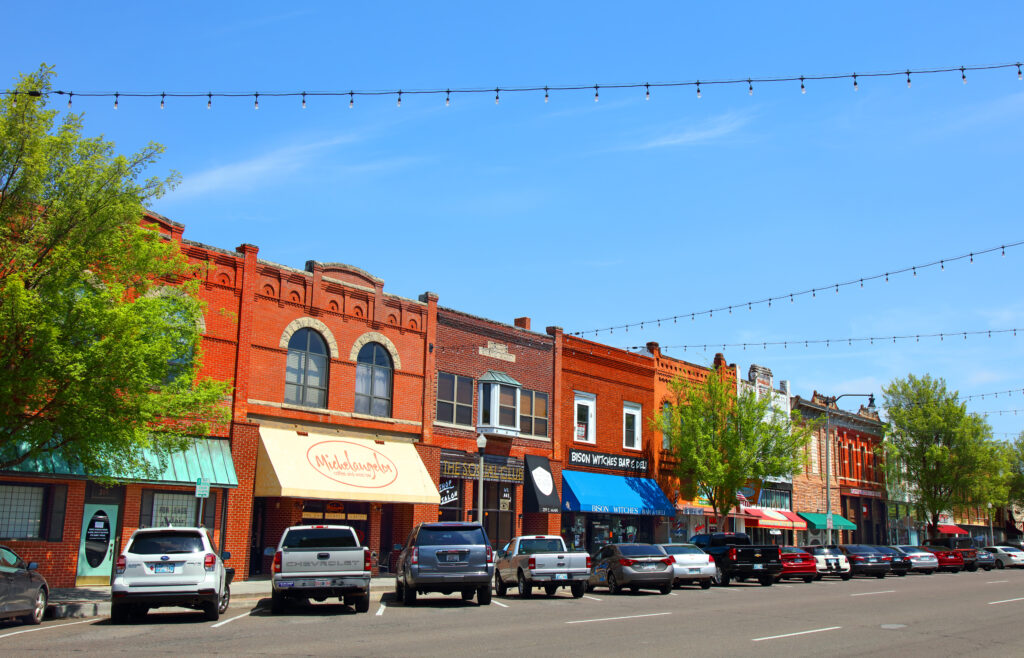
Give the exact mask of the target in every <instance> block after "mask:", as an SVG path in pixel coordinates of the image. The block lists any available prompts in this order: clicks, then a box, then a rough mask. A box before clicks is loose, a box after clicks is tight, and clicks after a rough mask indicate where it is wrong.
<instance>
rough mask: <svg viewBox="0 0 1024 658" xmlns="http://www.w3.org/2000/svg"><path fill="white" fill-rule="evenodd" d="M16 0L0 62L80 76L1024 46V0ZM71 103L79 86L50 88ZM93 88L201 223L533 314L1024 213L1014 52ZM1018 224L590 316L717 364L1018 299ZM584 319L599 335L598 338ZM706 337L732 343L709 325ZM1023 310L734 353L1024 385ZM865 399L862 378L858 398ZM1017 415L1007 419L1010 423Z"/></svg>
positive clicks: (240, 74)
mask: <svg viewBox="0 0 1024 658" xmlns="http://www.w3.org/2000/svg"><path fill="white" fill-rule="evenodd" d="M984 6H985V9H984V10H978V9H975V8H974V7H973V6H971V7H965V6H964V5H963V3H937V2H928V3H924V2H919V3H881V2H878V3H875V2H863V3H856V4H848V5H845V4H838V3H790V4H786V5H785V6H784V7H783V5H779V4H776V3H730V4H728V5H727V6H726V5H723V4H722V3H706V6H705V5H701V4H698V3H680V2H676V3H632V4H628V5H626V4H622V3H605V2H587V3H550V2H544V3H538V2H521V3H505V4H501V5H499V4H497V3H471V2H461V3H457V2H444V3H411V2H410V3H303V4H302V5H301V6H299V5H296V6H295V8H289V7H287V6H284V5H282V3H261V2H250V3H237V4H233V5H227V4H224V3H208V2H207V3H187V2H186V3H173V4H166V3H164V4H159V5H158V4H154V3H124V4H123V5H121V6H116V5H114V4H99V5H96V4H95V3H94V4H92V5H88V6H87V5H82V4H81V3H71V2H63V3H19V4H17V5H16V6H12V7H10V8H8V9H7V12H6V14H5V21H6V22H7V23H8V25H9V26H15V25H17V26H21V27H19V28H18V29H9V30H7V31H6V33H5V37H4V39H3V41H2V42H0V61H2V62H3V69H2V70H0V72H2V73H3V74H4V79H5V81H10V80H12V79H13V78H14V77H15V76H16V75H17V73H18V72H19V71H29V70H33V69H35V68H36V67H37V66H38V65H39V64H40V63H41V62H46V63H47V64H50V65H53V66H55V67H56V70H57V73H58V76H59V77H58V79H57V81H56V87H57V88H60V89H65V90H72V91H76V92H79V93H80V92H85V91H111V92H112V91H115V90H117V91H121V92H127V91H151V92H160V91H167V92H172V91H199V92H205V91H207V90H213V91H232V92H242V93H252V92H255V91H259V92H263V93H264V94H266V93H267V92H272V91H302V90H306V91H314V90H318V91H328V90H332V91H339V90H340V91H347V90H349V89H356V90H394V89H400V88H401V89H406V90H410V89H434V88H447V87H451V88H458V87H490V88H493V87H496V86H498V87H511V86H520V85H521V86H527V85H545V84H547V85H551V86H557V85H569V84H588V85H592V84H602V85H608V84H613V83H627V82H644V81H651V82H654V81H659V82H665V81H692V80H696V79H705V80H710V79H719V78H746V77H748V76H750V77H755V78H757V77H770V76H790V75H796V76H798V75H819V74H830V73H839V74H845V73H851V72H855V71H856V72H871V71H887V70H894V69H905V68H911V69H915V68H931V67H948V66H961V65H967V66H971V65H986V64H999V63H1006V62H1016V61H1020V60H1021V59H1024V48H1022V46H1021V40H1020V29H1019V27H1018V26H1017V18H1018V15H1019V13H1020V11H1019V9H1020V8H1019V5H1017V4H1014V3H1008V2H1005V3H999V2H995V3H984ZM56 102H57V104H58V106H59V107H63V103H64V101H63V99H62V100H60V101H56ZM252 105H253V104H252V98H251V97H249V98H245V99H217V98H215V99H214V102H213V109H212V110H210V111H207V110H206V103H205V100H204V99H170V100H168V104H167V108H166V109H165V110H163V111H161V110H160V109H159V107H158V106H159V101H158V99H130V98H128V99H125V98H123V99H121V101H120V103H119V106H120V109H119V110H117V111H114V110H113V109H112V104H111V102H110V100H109V99H89V98H84V97H78V96H76V97H75V101H74V109H75V111H78V112H84V114H85V126H86V132H87V133H88V134H103V135H105V136H106V137H107V138H108V139H111V140H114V141H115V142H116V143H117V145H118V147H119V149H120V150H122V151H125V152H127V151H132V150H136V149H138V148H140V147H141V146H143V145H144V144H145V143H146V142H148V141H151V140H152V141H157V142H160V143H162V144H164V145H165V146H166V147H167V153H166V156H165V157H164V159H163V160H162V161H161V163H160V165H159V167H157V168H156V169H155V171H154V173H162V172H166V171H167V170H170V169H174V170H177V171H178V172H180V173H181V175H182V184H181V186H180V187H179V188H178V189H177V190H175V191H173V192H172V193H170V194H168V195H167V196H166V197H165V198H163V199H161V200H159V201H158V202H157V203H156V204H154V209H155V210H157V211H158V212H161V213H163V214H165V215H167V216H169V217H171V218H172V219H174V220H176V221H179V222H182V223H184V224H185V225H186V230H185V237H186V238H190V239H193V240H197V241H200V242H204V243H207V244H211V245H215V246H218V247H223V248H229V249H231V248H234V247H235V246H237V245H239V244H241V243H243V242H249V243H253V244H256V245H258V246H259V247H260V256H261V257H262V258H265V259H268V260H272V261H276V262H279V263H283V264H286V265H289V266H292V267H300V268H301V267H302V266H303V264H304V263H305V261H306V260H309V259H316V260H321V261H340V262H346V263H351V264H353V265H357V266H359V267H362V268H364V269H366V270H368V271H370V272H372V273H374V274H375V275H377V276H380V277H381V278H383V279H384V280H385V282H386V288H385V289H386V290H389V291H390V292H393V293H396V294H400V295H404V296H408V297H416V296H417V295H418V294H419V293H421V292H423V291H425V290H432V291H435V292H437V293H438V294H439V295H440V299H441V303H442V304H443V305H446V306H451V307H454V308H458V309H462V310H465V311H468V312H471V313H475V314H479V315H484V316H487V317H491V318H495V319H498V320H502V321H506V322H511V320H512V319H513V318H514V317H517V316H521V315H528V316H530V317H532V318H533V326H534V327H535V328H540V330H543V328H544V327H545V326H548V325H559V326H562V327H564V328H565V329H566V330H567V331H577V330H587V329H595V328H598V327H607V326H609V325H617V324H622V323H625V322H632V321H640V320H648V319H653V318H658V317H665V316H671V315H677V314H683V313H689V312H691V311H700V310H706V309H708V308H712V307H719V306H723V305H728V304H734V303H735V304H743V303H745V302H746V301H748V300H756V299H762V298H764V297H768V296H774V295H781V294H785V293H789V292H792V291H798V290H804V289H807V288H811V287H821V286H828V285H829V284H831V283H834V282H837V281H844V280H848V279H851V278H859V277H861V276H866V275H873V274H877V273H881V272H885V271H889V270H893V269H898V268H901V267H904V266H910V265H914V264H920V263H925V262H930V261H933V260H936V259H939V258H948V257H951V256H956V255H960V254H962V253H967V252H969V251H972V250H981V249H984V248H988V247H992V246H994V245H1000V244H1005V243H1010V242H1016V241H1018V240H1022V239H1024V226H1022V222H1021V193H1022V190H1021V183H1020V174H1021V156H1020V154H1021V152H1022V146H1024V122H1022V121H1021V118H1022V116H1024V82H1021V81H1018V80H1017V76H1016V71H1015V70H999V71H993V72H974V73H969V74H968V84H966V85H964V84H961V80H960V75H959V74H958V73H946V74H942V75H931V76H924V75H922V76H917V77H915V78H914V79H913V86H912V88H911V89H907V86H906V82H905V80H904V79H902V78H878V79H862V80H861V82H860V89H859V91H856V92H854V90H853V88H852V84H851V82H850V81H849V80H837V81H812V82H808V83H807V93H806V94H800V91H799V83H785V84H782V83H780V84H761V85H755V90H754V94H753V95H752V96H750V95H748V94H747V89H746V86H745V85H744V86H735V87H716V86H704V87H703V88H702V98H700V99H698V98H697V97H696V94H695V91H694V89H693V88H692V87H684V88H677V89H655V90H653V91H652V94H651V99H650V101H645V100H644V96H643V91H642V90H621V91H617V90H613V89H603V90H602V91H601V96H600V101H599V102H597V103H595V102H594V100H593V92H592V91H577V92H559V93H552V95H551V101H550V102H549V103H547V104H545V103H544V102H543V94H542V93H540V92H537V93H530V94H503V95H502V97H501V103H500V104H499V105H497V106H496V105H495V104H494V98H493V94H480V95H475V96H471V97H470V96H458V95H456V96H455V97H454V98H453V100H452V105H451V106H450V107H445V106H444V102H443V98H441V97H436V96H410V95H405V97H404V98H403V102H402V106H401V107H400V108H399V107H396V104H395V99H394V97H393V96H382V97H378V98H357V99H356V105H355V107H354V108H352V109H349V108H348V104H347V102H346V101H345V100H343V99H339V98H317V97H310V99H309V102H308V107H307V109H305V110H302V109H300V107H299V101H298V100H297V99H294V98H289V99H275V98H272V97H268V96H263V97H261V99H260V109H259V111H255V110H253V107H252ZM1022 272H1024V246H1022V247H1016V248H1014V249H1009V250H1007V253H1006V256H1005V257H1001V256H999V255H998V253H997V254H995V255H988V256H984V257H979V258H977V259H976V260H975V262H974V264H973V265H969V264H967V263H963V262H961V263H957V264H951V265H949V266H948V267H946V269H945V271H942V272H940V271H938V270H937V269H934V268H933V269H930V270H923V271H921V272H919V273H918V275H917V276H916V277H913V276H911V275H909V274H908V275H902V276H899V277H893V278H892V280H891V281H890V282H889V283H888V284H885V283H881V282H875V283H869V284H865V287H864V289H863V290H861V289H859V288H846V289H843V290H842V291H841V292H840V294H838V295H836V294H835V293H834V292H830V293H823V294H819V295H817V297H816V298H815V299H811V298H809V297H803V298H799V299H797V300H796V301H795V302H794V303H792V304H790V303H789V302H788V301H786V302H784V303H779V302H776V303H773V305H772V308H771V309H768V308H767V307H765V306H761V307H755V308H754V310H752V311H746V310H744V311H742V312H740V311H736V312H735V313H734V314H733V315H731V316H730V315H728V314H727V313H716V314H715V315H714V317H713V318H711V319H709V318H707V317H706V316H705V317H703V318H697V319H696V320H695V321H690V320H689V319H687V320H685V321H683V320H680V321H679V322H678V323H677V324H670V323H663V324H662V326H661V328H657V327H652V326H651V325H646V326H645V330H644V331H638V330H636V329H631V330H630V332H629V333H628V334H627V333H624V332H622V331H618V330H617V331H616V332H615V334H613V335H609V334H608V333H607V332H602V334H601V335H600V336H599V337H598V338H599V339H600V340H602V341H604V342H607V343H608V344H611V345H616V346H630V345H638V344H642V343H644V342H646V341H648V340H655V341H659V342H660V343H661V344H662V345H684V344H688V345H693V344H699V345H703V344H705V343H706V344H708V348H707V349H706V350H705V349H703V348H698V349H687V350H686V351H685V352H684V351H683V350H682V348H674V349H669V350H667V351H668V352H669V353H670V354H673V355H676V356H679V357H682V358H686V359H688V360H690V361H694V362H698V363H708V362H710V360H711V359H712V358H713V356H714V353H715V352H716V351H721V349H722V348H721V343H735V342H755V341H762V340H764V341H773V340H801V339H813V338H845V337H859V336H870V335H879V336H883V335H893V334H917V333H932V332H955V331H964V330H967V331H972V330H987V329H1007V328H1012V327H1024V300H1022V297H1021V293H1020V290H1021V284H1022V282H1024V276H1022ZM591 337H592V335H591ZM716 343H717V344H718V346H717V347H715V346H714V345H715V344H716ZM1022 345H1024V334H1022V335H1021V336H1020V337H1018V338H1013V337H1011V336H1009V335H996V336H994V337H992V338H991V339H989V338H975V337H971V338H969V339H967V340H963V339H962V338H959V339H955V340H954V339H949V338H947V339H946V340H944V341H941V342H940V341H938V339H922V341H921V342H920V343H908V342H899V343H897V344H895V345H893V344H892V343H891V342H889V343H885V342H884V341H883V342H881V343H876V344H875V345H867V344H860V345H858V344H855V345H854V346H853V347H848V346H847V347H843V346H837V345H832V346H830V347H828V348H825V347H812V348H808V349H805V348H803V347H802V346H801V347H792V346H790V347H788V348H786V349H783V348H781V347H779V348H769V349H768V350H753V349H747V350H745V351H744V350H742V349H740V348H729V349H727V350H726V351H725V354H726V358H727V359H728V360H729V361H730V362H736V363H738V364H739V365H740V368H741V371H742V372H743V373H746V370H747V368H748V366H749V365H750V364H751V363H752V362H755V363H759V364H763V365H767V366H768V367H770V368H772V370H773V371H774V373H775V376H776V378H777V379H789V380H791V381H792V386H793V391H794V392H795V393H798V394H800V395H803V396H809V395H810V394H811V392H812V391H813V390H818V391H823V392H828V393H832V394H839V393H847V392H876V393H878V392H880V389H881V387H882V386H883V385H885V384H886V383H887V382H888V381H889V380H890V379H892V378H893V377H902V376H905V375H906V374H907V373H911V372H913V373H915V374H923V373H931V374H932V375H935V376H941V377H945V378H946V380H947V382H948V383H949V385H950V386H951V387H953V388H955V389H958V390H959V391H960V392H961V394H962V395H970V394H977V393H988V392H995V391H1005V390H1009V389H1016V390H1017V391H1018V392H1017V393H1016V394H1015V395H1013V396H1010V397H1007V396H1006V395H1005V394H1003V395H1000V396H999V398H998V399H992V398H986V399H985V400H972V401H971V402H970V408H971V409H973V410H976V411H995V410H1010V409H1021V410H1024V394H1022V393H1021V389H1024V376H1022V374H1021V373H1022V372H1024V347H1022ZM857 402H858V401H857V400H856V399H854V400H853V401H852V402H851V403H850V404H848V405H844V406H847V407H855V406H856V404H857ZM1022 421H1024V411H1022V412H1021V413H1020V414H1019V415H1016V416H1015V415H1013V414H1004V415H1002V416H991V417H990V422H991V423H992V425H993V428H994V430H995V431H996V432H997V436H999V437H1001V436H1002V433H1009V432H1013V433H1016V432H1018V431H1020V430H1021V428H1022V425H1024V423H1022Z"/></svg>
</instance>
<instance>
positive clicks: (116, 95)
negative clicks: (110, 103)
mask: <svg viewBox="0 0 1024 658" xmlns="http://www.w3.org/2000/svg"><path fill="white" fill-rule="evenodd" d="M120 95H121V94H119V93H118V92H116V91H115V92H114V109H115V110H116V109H117V99H118V97H119V96H120Z"/></svg>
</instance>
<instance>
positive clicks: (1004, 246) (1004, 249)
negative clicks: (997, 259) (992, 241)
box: [1000, 245, 1006, 258]
mask: <svg viewBox="0 0 1024 658" xmlns="http://www.w3.org/2000/svg"><path fill="white" fill-rule="evenodd" d="M1000 249H1002V250H1003V251H1002V253H1001V254H1000V256H1002V257H1003V258H1006V245H1001V246H1000Z"/></svg>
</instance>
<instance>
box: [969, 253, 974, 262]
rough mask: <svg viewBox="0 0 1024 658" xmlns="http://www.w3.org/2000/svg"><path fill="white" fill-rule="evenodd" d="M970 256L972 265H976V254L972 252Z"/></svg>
mask: <svg viewBox="0 0 1024 658" xmlns="http://www.w3.org/2000/svg"><path fill="white" fill-rule="evenodd" d="M970 256H971V264H974V252H971V254H970Z"/></svg>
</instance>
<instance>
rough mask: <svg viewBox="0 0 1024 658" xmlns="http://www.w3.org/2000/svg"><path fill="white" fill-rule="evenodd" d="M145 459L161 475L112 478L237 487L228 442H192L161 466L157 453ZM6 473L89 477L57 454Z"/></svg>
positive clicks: (26, 461)
mask: <svg viewBox="0 0 1024 658" xmlns="http://www.w3.org/2000/svg"><path fill="white" fill-rule="evenodd" d="M143 457H144V459H145V460H146V461H147V462H148V463H149V464H150V465H152V466H153V468H154V469H160V467H161V465H162V466H163V472H162V473H161V474H160V475H159V476H157V477H155V478H153V477H150V476H148V475H146V474H145V473H142V472H139V473H114V474H112V477H114V478H115V479H118V480H126V481H131V482H152V483H160V484H180V485H189V484H195V483H196V480H197V479H198V478H200V477H205V478H208V479H209V481H210V486H213V487H229V488H234V487H237V486H238V476H237V475H236V474H235V462H234V460H233V459H232V458H231V443H230V442H229V441H228V440H227V439H195V440H194V441H193V442H192V445H191V446H190V447H189V448H186V449H185V450H183V451H182V452H177V453H174V454H171V455H169V456H168V457H167V458H166V460H165V461H164V463H163V464H161V462H160V459H159V458H158V457H157V455H156V453H155V452H153V451H151V450H148V449H147V450H145V451H144V452H143ZM7 472H10V473H20V474H22V475H55V476H56V475H66V476H71V477H83V478H84V477H87V476H88V474H87V473H86V472H85V470H84V469H83V468H82V466H81V465H80V464H71V463H69V462H68V461H67V460H66V459H64V456H63V455H61V454H59V453H49V454H45V455H40V456H38V457H35V458H34V459H27V460H25V461H23V462H21V463H20V464H18V465H16V466H12V467H11V468H10V469H8V471H7Z"/></svg>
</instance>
